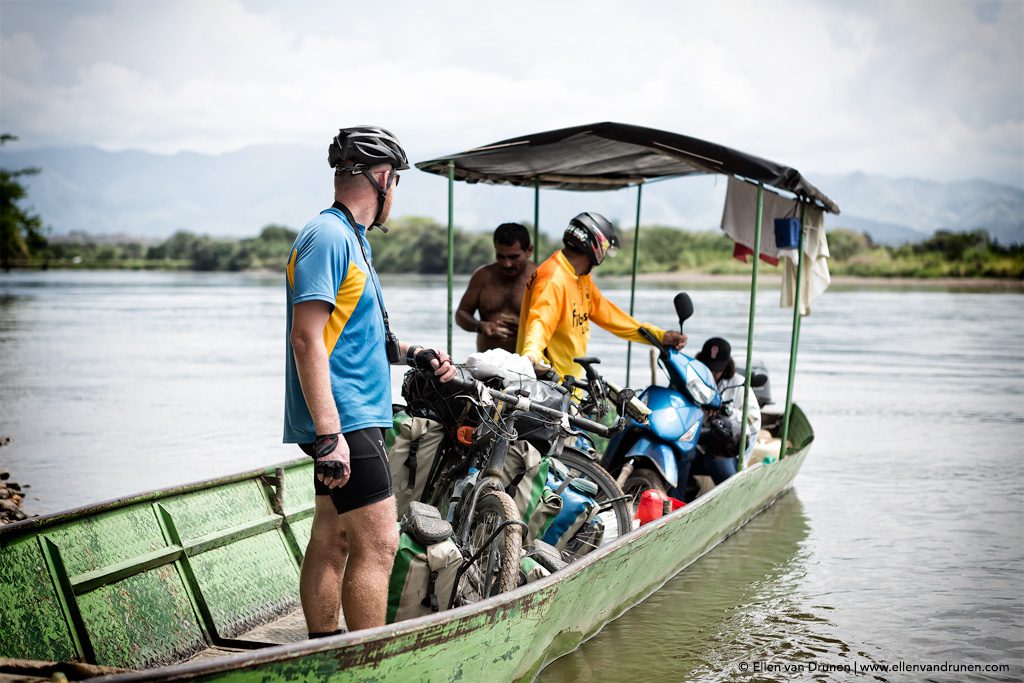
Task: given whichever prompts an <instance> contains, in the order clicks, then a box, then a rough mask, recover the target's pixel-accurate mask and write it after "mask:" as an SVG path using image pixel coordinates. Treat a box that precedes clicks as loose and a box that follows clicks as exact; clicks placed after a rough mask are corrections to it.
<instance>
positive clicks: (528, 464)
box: [501, 441, 562, 541]
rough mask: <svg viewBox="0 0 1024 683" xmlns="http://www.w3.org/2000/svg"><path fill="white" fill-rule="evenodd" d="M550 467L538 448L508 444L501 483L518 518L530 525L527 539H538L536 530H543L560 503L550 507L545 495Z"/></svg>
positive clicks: (548, 497)
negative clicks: (514, 507) (512, 502)
mask: <svg viewBox="0 0 1024 683" xmlns="http://www.w3.org/2000/svg"><path fill="white" fill-rule="evenodd" d="M550 467H551V461H550V459H549V458H544V457H542V456H541V454H540V451H538V450H537V449H536V448H534V447H533V446H531V445H530V444H529V443H527V442H526V441H516V442H514V443H511V444H509V447H508V454H507V455H506V456H505V467H504V469H503V471H502V474H501V483H502V484H503V485H504V486H505V493H507V494H508V495H509V496H511V497H512V500H513V501H514V502H515V504H516V508H517V509H518V510H519V514H520V516H521V519H522V520H523V521H524V522H525V523H526V524H527V525H528V526H530V535H529V536H528V537H527V539H526V540H527V541H531V540H533V539H534V538H538V535H537V534H538V532H539V533H540V534H543V533H544V531H547V527H548V526H549V524H550V522H551V520H552V519H553V518H554V516H555V515H557V514H558V513H559V512H560V511H561V509H562V505H561V502H558V503H556V505H557V508H555V507H552V500H551V495H550V492H548V494H549V495H547V496H545V491H546V485H547V480H548V469H549V468H550ZM556 498H557V496H556Z"/></svg>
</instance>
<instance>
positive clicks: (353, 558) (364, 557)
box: [303, 497, 398, 631]
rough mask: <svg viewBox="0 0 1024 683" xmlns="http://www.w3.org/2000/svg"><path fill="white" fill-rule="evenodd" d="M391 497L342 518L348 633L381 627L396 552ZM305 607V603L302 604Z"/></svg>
mask: <svg viewBox="0 0 1024 683" xmlns="http://www.w3.org/2000/svg"><path fill="white" fill-rule="evenodd" d="M396 514H397V513H396V508H395V499H394V497H391V498H388V499H387V500H382V501H380V502H379V503H374V504H373V505H368V506H366V507H363V508H359V509H358V510H352V511H351V512H346V513H345V514H343V515H341V516H340V517H339V519H340V520H341V525H342V527H343V528H344V530H345V533H346V535H347V537H348V564H347V566H346V568H345V579H344V583H343V584H342V593H341V594H342V607H343V608H344V611H345V624H346V625H347V626H348V629H349V630H350V631H356V630H358V629H363V628H373V627H374V626H383V625H384V621H385V617H386V616H387V606H388V582H389V581H390V579H391V566H392V565H393V564H394V562H395V552H397V550H398V530H397V528H396V524H395V516H396ZM303 604H305V603H303Z"/></svg>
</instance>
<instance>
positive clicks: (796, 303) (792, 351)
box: [779, 203, 807, 460]
mask: <svg viewBox="0 0 1024 683" xmlns="http://www.w3.org/2000/svg"><path fill="white" fill-rule="evenodd" d="M806 222H807V204H806V203H803V204H802V205H801V207H800V238H799V239H798V240H797V263H796V289H794V290H793V328H792V331H791V332H790V335H789V379H788V380H787V382H786V412H785V414H784V415H783V417H782V435H781V439H782V447H781V448H780V449H779V459H780V460H781V459H782V458H785V457H786V451H787V448H786V440H787V439H788V438H789V419H790V415H791V413H792V410H793V382H794V380H796V357H797V352H798V350H799V346H800V320H801V316H800V291H801V288H802V287H803V276H804V268H803V266H804V232H805V231H806V228H805V227H804V226H805V224H806Z"/></svg>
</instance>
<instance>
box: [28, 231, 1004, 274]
mask: <svg viewBox="0 0 1024 683" xmlns="http://www.w3.org/2000/svg"><path fill="white" fill-rule="evenodd" d="M390 228H391V231H390V232H388V234H387V235H384V234H382V233H381V232H380V231H378V230H373V231H371V232H370V235H369V241H370V243H371V245H372V247H373V260H374V265H375V266H376V268H377V270H378V271H379V272H381V273H417V274H424V275H436V274H443V273H445V272H447V263H448V260H447V259H448V235H447V231H446V229H445V227H444V226H442V225H440V224H439V223H437V222H435V221H433V220H431V219H429V218H418V217H407V218H398V219H395V220H393V221H391V225H390ZM531 232H532V228H531ZM295 236H296V231H295V230H292V229H291V228H288V227H285V226H282V225H268V226H266V227H264V228H263V230H261V231H260V234H259V235H258V236H256V237H251V238H243V239H217V238H212V237H208V236H206V235H197V234H194V233H190V232H184V231H181V232H177V233H175V234H174V235H172V236H171V237H169V238H168V239H166V240H164V241H162V242H159V243H155V244H149V245H147V244H144V243H141V242H133V241H125V242H122V243H117V244H110V243H95V242H90V241H88V239H87V238H84V239H82V238H80V239H79V240H77V241H51V243H50V244H49V245H48V246H47V248H46V250H45V256H44V257H42V260H41V259H40V257H39V256H38V255H37V258H36V259H34V260H32V261H31V262H26V263H25V265H42V264H43V263H47V264H48V265H49V267H57V268H136V269H180V270H197V271H214V270H216V271H242V270H282V269H283V268H284V265H285V264H286V263H287V261H288V257H289V254H290V251H291V248H292V243H293V242H294V240H295ZM828 243H829V250H830V252H831V255H832V258H831V259H830V261H829V268H830V270H831V272H832V273H833V274H834V275H854V276H874V277H920V278H935V277H960V278H962V277H992V278H1015V279H1021V278H1024V246H1020V245H1013V246H1005V245H1001V244H999V243H998V242H996V241H994V240H992V239H991V238H990V237H989V235H988V233H987V232H986V231H984V230H975V231H971V232H951V231H945V230H940V231H939V232H937V233H935V234H934V235H933V236H931V237H929V238H928V239H926V240H923V241H921V242H917V243H912V244H904V245H901V246H899V247H889V246H884V245H878V244H875V243H874V242H872V240H871V238H870V236H868V235H866V234H864V233H862V232H856V231H853V230H845V229H836V230H832V231H830V232H829V233H828ZM454 244H455V259H454V261H455V262H454V269H455V272H456V273H459V274H468V273H471V272H473V270H474V269H476V268H478V267H479V266H481V265H484V264H486V263H490V262H492V261H493V260H494V247H493V245H492V242H491V233H490V232H484V233H481V232H468V231H465V230H462V229H456V231H455V237H454ZM560 246H561V242H560V241H558V242H557V243H556V242H555V241H554V240H553V239H552V238H551V237H549V236H547V235H544V234H542V235H541V244H540V248H539V251H540V257H541V259H543V258H546V257H547V256H548V255H550V254H551V253H552V252H553V251H554V250H555V249H556V248H557V247H560ZM732 249H733V243H732V240H730V239H729V238H728V237H726V236H725V235H724V234H722V233H719V232H705V231H688V230H681V229H678V228H673V227H668V226H661V225H653V226H643V227H642V228H641V230H640V252H639V254H638V255H637V271H638V272H639V273H687V272H689V273H705V274H711V275H717V274H739V273H748V272H749V271H750V265H749V264H744V263H742V262H740V261H737V260H735V259H733V258H732ZM632 265H633V233H632V232H631V231H630V232H627V231H623V234H622V244H621V246H620V249H619V254H618V256H616V257H615V258H609V259H607V260H606V261H605V262H604V264H603V265H602V266H601V274H602V275H626V274H629V272H630V271H631V269H632ZM772 270H773V268H771V267H770V266H763V270H762V272H771V271H772Z"/></svg>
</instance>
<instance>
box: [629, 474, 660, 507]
mask: <svg viewBox="0 0 1024 683" xmlns="http://www.w3.org/2000/svg"><path fill="white" fill-rule="evenodd" d="M622 488H623V491H625V493H626V495H628V496H629V497H630V500H631V501H632V509H633V512H634V513H635V512H636V509H637V506H638V505H639V504H640V495H641V494H642V493H643V492H644V491H647V490H648V489H654V490H655V491H660V492H662V493H665V494H667V493H668V484H667V483H666V482H665V480H664V479H662V478H661V475H660V474H658V473H657V472H655V471H654V470H651V469H639V470H633V473H632V474H630V475H629V478H628V479H626V485H625V486H623V487H622Z"/></svg>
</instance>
